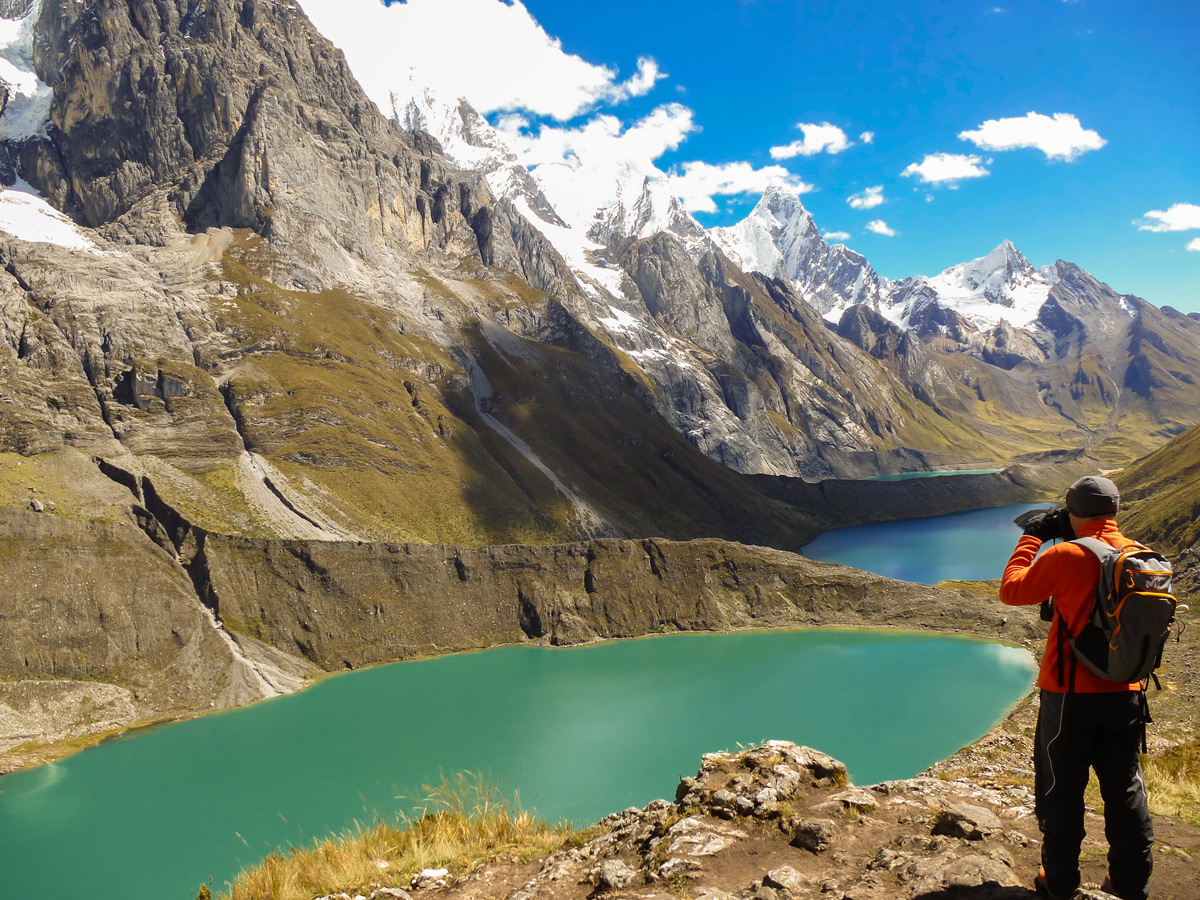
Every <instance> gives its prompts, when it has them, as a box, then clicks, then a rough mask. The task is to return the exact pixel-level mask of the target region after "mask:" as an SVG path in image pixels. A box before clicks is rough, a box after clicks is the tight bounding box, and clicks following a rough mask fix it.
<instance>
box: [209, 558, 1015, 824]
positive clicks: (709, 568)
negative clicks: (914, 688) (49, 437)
mask: <svg viewBox="0 0 1200 900" xmlns="http://www.w3.org/2000/svg"><path fill="white" fill-rule="evenodd" d="M204 546H205V557H206V560H207V564H208V569H209V573H210V578H211V590H212V593H213V596H214V597H215V601H214V602H215V603H216V604H217V606H218V611H219V614H220V615H221V616H222V618H223V619H224V620H225V621H226V622H227V623H228V624H230V625H231V627H233V628H234V629H235V630H238V631H242V632H244V633H248V634H250V635H251V636H253V637H254V638H257V639H259V640H262V641H265V642H267V643H269V644H271V645H273V646H275V647H278V648H280V649H283V650H286V651H287V652H290V653H297V654H299V655H303V656H304V657H305V658H307V659H309V660H311V661H312V662H314V663H316V664H317V665H319V666H321V667H322V668H327V669H338V668H342V667H344V666H352V667H358V666H362V665H367V664H371V663H376V662H381V661H384V660H392V659H397V658H405V657H409V656H415V655H421V654H427V653H433V652H439V651H440V652H445V651H451V650H462V649H469V648H475V647H485V646H490V645H493V644H498V643H508V642H517V641H525V640H538V641H547V642H549V643H551V644H577V643H583V642H586V641H590V640H594V639H596V638H615V637H634V636H638V635H644V634H655V633H661V632H663V631H676V630H679V631H692V630H728V629H734V628H746V627H755V628H758V627H770V626H783V625H791V626H797V625H806V624H833V623H835V622H839V623H842V624H859V623H862V624H867V623H870V622H876V623H878V622H884V621H886V622H889V623H891V624H899V623H904V627H912V628H920V627H930V626H933V627H937V628H946V627H956V628H962V629H964V630H979V629H983V633H992V632H993V631H994V627H995V626H994V625H993V624H992V623H991V621H990V620H989V621H987V622H984V621H983V620H981V619H980V617H979V615H978V609H977V608H973V604H972V603H970V602H967V601H965V600H964V597H963V595H961V594H958V593H957V592H951V591H941V590H938V589H937V588H927V587H925V586H923V585H910V584H907V583H905V582H899V581H892V580H890V579H884V578H880V577H879V576H876V575H871V574H868V573H865V572H858V571H856V570H853V569H846V568H843V567H841V566H832V565H828V564H824V563H818V562H815V561H812V560H808V559H805V558H804V557H801V556H797V555H795V554H791V553H784V552H781V551H774V550H768V549H766V548H762V547H746V546H743V545H739V544H731V543H726V542H722V541H708V540H697V541H690V542H686V543H684V542H674V541H664V540H659V539H650V540H642V541H620V540H597V541H589V542H586V543H580V544H565V545H558V546H552V547H522V546H510V547H481V548H467V547H430V546H424V545H413V544H376V545H367V544H345V543H332V542H330V543H322V542H285V541H252V540H247V539H235V538H222V537H218V536H215V535H213V536H209V537H208V538H207V539H206V541H205V545H204ZM885 610H886V612H885ZM1033 618H1034V615H1033V614H1032V613H1030V614H1029V616H1028V619H1029V621H1030V622H1031V623H1032V621H1033ZM951 623H952V625H951ZM1021 627H1023V626H1019V625H1017V624H1016V623H1015V622H1014V623H1013V627H1012V628H1011V629H1010V631H1009V635H1010V637H1011V636H1014V635H1016V634H1017V633H1018V632H1019V630H1020V628H1021ZM1030 634H1032V632H1031V633H1030ZM764 802H765V800H764Z"/></svg>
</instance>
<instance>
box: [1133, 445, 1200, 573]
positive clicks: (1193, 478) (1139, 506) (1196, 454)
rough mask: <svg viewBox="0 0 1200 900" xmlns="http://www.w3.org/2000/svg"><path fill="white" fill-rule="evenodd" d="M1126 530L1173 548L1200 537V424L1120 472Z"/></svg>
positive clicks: (1189, 544) (1157, 545) (1174, 550)
mask: <svg viewBox="0 0 1200 900" xmlns="http://www.w3.org/2000/svg"><path fill="white" fill-rule="evenodd" d="M1115 481H1116V482H1117V486H1118V487H1119V488H1120V489H1121V504H1122V506H1123V507H1124V508H1125V512H1124V513H1123V514H1122V516H1121V519H1122V525H1123V530H1124V531H1125V533H1127V534H1130V535H1136V536H1137V537H1138V539H1139V540H1143V541H1145V542H1146V543H1148V544H1150V545H1152V546H1153V547H1155V549H1158V550H1162V551H1163V552H1167V553H1178V552H1180V551H1181V550H1184V549H1186V548H1188V547H1193V546H1195V545H1196V544H1197V543H1200V426H1196V427H1194V428H1191V429H1189V430H1187V431H1185V432H1184V433H1183V434H1181V435H1179V436H1178V437H1176V438H1174V439H1172V440H1171V441H1169V442H1168V443H1166V444H1164V445H1163V446H1162V447H1160V448H1159V449H1158V450H1155V451H1154V452H1153V453H1151V454H1150V455H1148V456H1146V457H1143V458H1142V459H1140V460H1138V461H1137V462H1135V463H1134V464H1133V465H1131V466H1129V467H1128V468H1127V469H1125V470H1124V471H1122V472H1121V473H1120V474H1119V475H1117V476H1116V477H1115Z"/></svg>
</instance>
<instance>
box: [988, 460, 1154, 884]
mask: <svg viewBox="0 0 1200 900" xmlns="http://www.w3.org/2000/svg"><path fill="white" fill-rule="evenodd" d="M1119 502H1120V497H1119V494H1118V492H1117V486H1116V485H1115V484H1113V483H1112V482H1111V481H1109V480H1108V479H1107V478H1100V477H1097V476H1091V475H1089V476H1087V477H1084V478H1080V479H1079V480H1078V481H1076V482H1075V483H1074V484H1073V485H1071V487H1070V488H1069V489H1068V490H1067V495H1066V507H1067V508H1066V510H1065V511H1063V510H1057V511H1055V512H1048V513H1044V514H1042V515H1040V516H1037V517H1035V518H1034V519H1032V520H1031V521H1029V522H1028V524H1027V525H1026V528H1025V533H1024V534H1023V535H1022V536H1021V539H1020V540H1019V541H1018V542H1017V546H1016V549H1015V550H1013V554H1012V556H1011V557H1010V558H1009V560H1008V565H1007V566H1006V567H1005V569H1004V577H1003V579H1002V581H1001V584H1000V599H1001V600H1002V601H1003V602H1004V603H1007V604H1008V605H1010V606H1028V605H1032V604H1035V603H1041V602H1042V601H1044V600H1047V599H1049V598H1053V609H1054V616H1053V620H1052V621H1051V624H1050V635H1049V638H1048V639H1047V641H1046V652H1045V653H1044V654H1043V656H1042V663H1041V668H1040V670H1039V672H1038V682H1037V683H1038V687H1039V688H1040V689H1041V708H1040V710H1039V712H1038V722H1037V732H1036V736H1035V738H1034V742H1035V747H1034V794H1035V799H1036V811H1037V817H1038V826H1039V827H1040V828H1041V830H1042V836H1043V841H1042V869H1041V871H1040V872H1039V873H1038V876H1037V879H1036V880H1035V883H1034V884H1035V887H1036V888H1037V890H1038V892H1039V893H1040V894H1042V895H1043V896H1045V897H1048V898H1051V900H1068V898H1070V897H1071V896H1072V895H1073V894H1074V893H1075V891H1076V890H1077V889H1078V887H1079V883H1080V875H1079V849H1080V845H1081V844H1082V842H1083V836H1084V828H1083V812H1084V804H1083V793H1084V789H1085V788H1086V787H1087V783H1088V774H1089V773H1088V770H1089V768H1094V769H1095V770H1096V776H1097V778H1098V779H1099V781H1100V793H1101V795H1102V796H1103V798H1104V834H1105V837H1106V838H1107V839H1108V847H1109V850H1108V877H1107V878H1106V879H1105V882H1104V890H1106V891H1108V892H1109V893H1112V894H1115V895H1116V896H1118V897H1120V898H1122V900H1147V898H1148V897H1149V884H1150V869H1151V858H1150V850H1151V846H1152V845H1153V843H1154V833H1153V830H1152V827H1151V824H1150V812H1149V809H1148V808H1147V805H1146V788H1145V784H1144V783H1143V781H1142V770H1141V764H1140V762H1139V758H1138V750H1139V749H1140V747H1141V744H1142V741H1143V739H1144V737H1145V728H1146V724H1145V723H1146V722H1147V721H1148V720H1149V716H1148V715H1147V709H1146V699H1145V693H1144V690H1143V689H1144V687H1145V686H1144V685H1143V684H1141V683H1134V684H1122V683H1119V682H1115V681H1109V680H1107V679H1104V678H1101V677H1100V676H1098V675H1096V674H1095V673H1093V672H1092V671H1090V670H1089V669H1088V668H1087V667H1086V666H1083V665H1081V664H1078V660H1076V659H1075V655H1074V653H1073V652H1072V650H1071V647H1070V645H1069V644H1068V643H1067V641H1066V635H1065V634H1063V633H1062V629H1063V628H1064V627H1066V628H1067V629H1068V630H1069V631H1070V633H1071V634H1072V635H1078V634H1079V631H1080V629H1081V628H1082V627H1083V625H1084V624H1085V623H1086V621H1087V617H1088V614H1089V613H1090V611H1091V608H1092V602H1093V599H1094V596H1095V591H1096V586H1097V584H1098V583H1099V580H1100V571H1101V570H1100V561H1099V560H1098V559H1097V557H1096V556H1095V555H1094V554H1093V553H1092V552H1091V551H1089V550H1087V549H1086V548H1084V547H1082V546H1080V545H1079V544H1074V543H1070V541H1071V540H1072V539H1074V538H1076V537H1095V538H1098V539H1100V540H1101V541H1104V542H1105V543H1108V544H1110V545H1111V546H1113V547H1124V546H1127V545H1128V544H1130V543H1132V542H1131V541H1130V540H1128V539H1127V538H1125V537H1124V536H1123V535H1122V534H1121V533H1120V531H1118V529H1117V522H1116V519H1115V518H1114V517H1115V515H1116V512H1117V506H1118V505H1119ZM1056 538H1057V539H1063V540H1062V542H1061V543H1057V544H1054V545H1052V546H1049V547H1046V548H1045V551H1044V552H1043V553H1042V554H1041V556H1038V555H1037V554H1038V550H1039V549H1040V548H1041V547H1042V545H1043V544H1044V543H1045V542H1047V541H1050V540H1054V539H1056ZM1035 557H1036V559H1035Z"/></svg>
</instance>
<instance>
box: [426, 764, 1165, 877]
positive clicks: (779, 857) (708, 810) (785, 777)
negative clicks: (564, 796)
mask: <svg viewBox="0 0 1200 900" xmlns="http://www.w3.org/2000/svg"><path fill="white" fill-rule="evenodd" d="M1032 802H1033V795H1032V791H1031V790H1030V789H1029V788H1028V787H1026V786H1021V785H1007V786H1006V785H1001V784H995V783H993V784H989V785H987V786H979V785H976V784H973V783H971V782H969V781H966V780H960V781H954V782H951V781H942V780H940V779H937V778H929V777H918V778H913V779H910V780H906V781H896V782H887V783H884V784H878V785H874V786H872V787H870V788H856V787H854V786H853V785H851V784H850V783H849V782H848V779H847V774H846V768H845V766H843V765H842V764H841V763H840V762H838V761H837V760H835V759H833V758H831V757H829V756H827V755H825V754H823V753H820V752H818V751H816V750H811V749H809V748H807V747H798V746H796V745H795V744H792V743H789V742H786V741H768V742H767V743H765V744H763V745H762V746H761V747H754V748H751V749H748V750H742V751H740V752H737V753H709V754H707V755H705V757H704V759H703V763H702V765H701V767H700V770H699V772H697V773H696V776H695V777H693V778H684V779H683V780H682V781H681V782H680V784H679V787H678V790H677V792H676V799H675V801H674V802H669V801H666V800H655V801H653V802H652V803H650V804H649V805H647V806H646V807H645V808H644V809H640V810H639V809H628V810H625V811H624V812H620V813H615V814H614V815H611V816H609V817H607V818H606V819H603V820H601V822H600V823H599V825H598V826H597V827H598V829H600V830H601V834H600V835H599V836H596V837H594V838H592V839H591V840H589V841H587V842H586V843H584V844H583V845H582V846H578V847H574V846H569V845H568V846H567V847H564V848H563V849H561V850H559V851H557V852H555V853H553V854H551V855H550V856H549V857H547V858H546V859H545V860H544V861H543V862H542V863H541V865H540V868H539V869H538V871H537V872H536V874H534V875H533V876H532V877H531V878H528V879H527V880H526V881H525V882H524V883H523V884H522V885H521V886H520V887H519V888H517V889H516V890H515V891H512V892H511V893H507V895H508V896H509V897H510V898H511V900H567V898H582V897H585V896H590V897H603V896H613V897H622V898H629V900H636V898H651V897H662V896H664V895H669V894H678V893H680V892H682V891H686V892H687V894H688V895H689V896H693V897H696V898H701V900H703V898H707V900H751V898H753V900H809V898H817V897H821V898H837V900H932V898H934V897H937V898H945V900H965V898H968V897H969V898H971V900H1007V898H1015V897H1024V896H1025V895H1026V891H1025V890H1023V889H1022V887H1021V886H1022V885H1029V884H1032V881H1033V875H1034V873H1035V872H1036V868H1037V864H1038V862H1037V861H1038V843H1039V841H1038V838H1037V837H1036V835H1037V826H1036V823H1035V821H1034V817H1033V811H1032V809H1031V808H1030V807H1031V804H1032ZM489 868H490V867H483V868H482V869H481V870H479V871H477V872H475V873H473V874H471V875H468V876H466V877H464V878H460V879H458V880H457V881H456V882H455V883H454V886H453V887H452V888H450V889H449V890H447V891H444V893H445V894H446V896H448V897H450V898H457V897H473V896H477V888H478V887H480V886H482V885H483V884H484V883H485V882H486V880H487V879H489V878H491V877H492V874H493V873H492V872H491V871H489ZM1172 868H1173V869H1176V870H1180V871H1181V867H1179V866H1175V867H1172ZM1172 875H1173V876H1174V877H1179V875H1178V874H1176V873H1175V872H1173V873H1172ZM1080 898H1081V900H1111V898H1110V895H1108V894H1105V893H1103V892H1101V891H1099V890H1098V889H1096V888H1095V887H1094V886H1087V885H1085V889H1084V890H1083V891H1082V892H1081V894H1080Z"/></svg>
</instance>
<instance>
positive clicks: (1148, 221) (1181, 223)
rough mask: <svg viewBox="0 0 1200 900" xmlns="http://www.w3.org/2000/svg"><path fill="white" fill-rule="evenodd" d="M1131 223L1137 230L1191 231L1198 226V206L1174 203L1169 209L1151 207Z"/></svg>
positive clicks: (1199, 219)
mask: <svg viewBox="0 0 1200 900" xmlns="http://www.w3.org/2000/svg"><path fill="white" fill-rule="evenodd" d="M1133 224H1134V225H1136V226H1137V227H1138V230H1139V231H1191V230H1192V229H1193V228H1200V206H1197V205H1196V204H1195V203H1175V204H1172V206H1171V208H1170V209H1152V210H1150V211H1149V212H1148V213H1146V214H1145V215H1144V216H1142V218H1140V219H1134V220H1133ZM1188 249H1191V248H1190V247H1189V248H1188Z"/></svg>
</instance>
